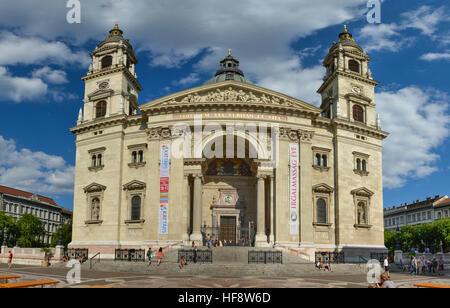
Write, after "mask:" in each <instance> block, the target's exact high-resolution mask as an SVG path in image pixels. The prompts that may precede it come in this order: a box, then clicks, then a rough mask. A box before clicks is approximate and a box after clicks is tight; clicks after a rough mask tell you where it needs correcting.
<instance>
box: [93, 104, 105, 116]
mask: <svg viewBox="0 0 450 308" xmlns="http://www.w3.org/2000/svg"><path fill="white" fill-rule="evenodd" d="M105 115H106V102H105V101H101V102H98V103H97V105H95V117H96V118H102V117H104V116H105Z"/></svg>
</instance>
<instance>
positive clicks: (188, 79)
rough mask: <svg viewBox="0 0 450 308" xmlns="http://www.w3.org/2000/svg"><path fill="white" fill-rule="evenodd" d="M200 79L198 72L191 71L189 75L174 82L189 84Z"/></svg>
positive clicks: (182, 84)
mask: <svg viewBox="0 0 450 308" xmlns="http://www.w3.org/2000/svg"><path fill="white" fill-rule="evenodd" d="M198 81H200V77H199V76H198V73H190V74H189V75H188V76H186V77H183V78H181V79H180V80H176V81H174V82H172V84H173V85H175V86H182V87H185V86H189V85H192V84H194V83H196V82H198Z"/></svg>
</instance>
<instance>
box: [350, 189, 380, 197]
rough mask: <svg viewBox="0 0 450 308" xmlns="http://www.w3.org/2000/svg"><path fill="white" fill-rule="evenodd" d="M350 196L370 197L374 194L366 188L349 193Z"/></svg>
mask: <svg viewBox="0 0 450 308" xmlns="http://www.w3.org/2000/svg"><path fill="white" fill-rule="evenodd" d="M351 193H352V195H355V196H361V197H371V196H372V195H373V194H374V192H373V191H371V190H370V189H368V188H365V187H361V188H357V189H354V190H352V191H351Z"/></svg>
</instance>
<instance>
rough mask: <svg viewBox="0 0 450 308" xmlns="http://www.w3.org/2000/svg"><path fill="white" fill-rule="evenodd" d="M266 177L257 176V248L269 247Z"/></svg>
mask: <svg viewBox="0 0 450 308" xmlns="http://www.w3.org/2000/svg"><path fill="white" fill-rule="evenodd" d="M264 178H265V176H263V175H258V176H257V184H256V202H257V204H256V207H257V213H256V217H257V222H256V238H255V246H257V247H267V246H268V242H267V235H266V224H265V220H266V216H265V215H266V212H265V202H264V201H265V198H266V194H265V181H264Z"/></svg>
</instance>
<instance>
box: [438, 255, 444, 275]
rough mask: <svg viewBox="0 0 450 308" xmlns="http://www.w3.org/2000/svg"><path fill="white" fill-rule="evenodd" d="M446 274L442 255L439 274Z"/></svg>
mask: <svg viewBox="0 0 450 308" xmlns="http://www.w3.org/2000/svg"><path fill="white" fill-rule="evenodd" d="M441 275H444V259H443V258H442V256H441V257H440V258H439V276H441Z"/></svg>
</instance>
